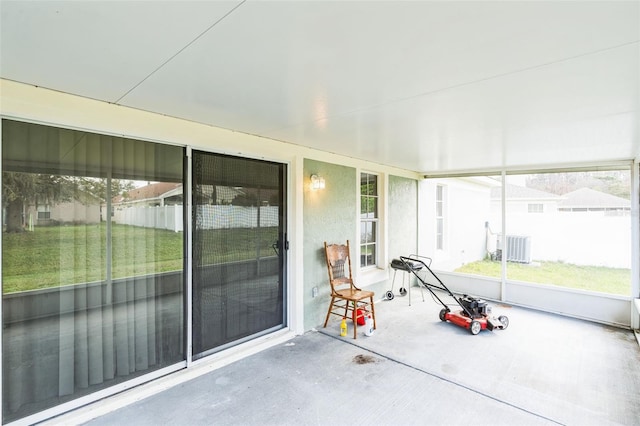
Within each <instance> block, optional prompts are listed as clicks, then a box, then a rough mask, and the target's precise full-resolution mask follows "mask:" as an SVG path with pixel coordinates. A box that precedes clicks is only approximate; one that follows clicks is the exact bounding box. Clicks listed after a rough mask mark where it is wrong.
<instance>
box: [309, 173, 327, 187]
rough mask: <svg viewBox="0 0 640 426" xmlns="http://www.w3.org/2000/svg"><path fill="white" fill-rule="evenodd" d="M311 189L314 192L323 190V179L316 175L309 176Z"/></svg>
mask: <svg viewBox="0 0 640 426" xmlns="http://www.w3.org/2000/svg"><path fill="white" fill-rule="evenodd" d="M311 189H312V190H314V191H316V190H318V189H324V178H323V177H322V176H318V175H311Z"/></svg>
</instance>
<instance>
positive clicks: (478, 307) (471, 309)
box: [394, 256, 509, 335]
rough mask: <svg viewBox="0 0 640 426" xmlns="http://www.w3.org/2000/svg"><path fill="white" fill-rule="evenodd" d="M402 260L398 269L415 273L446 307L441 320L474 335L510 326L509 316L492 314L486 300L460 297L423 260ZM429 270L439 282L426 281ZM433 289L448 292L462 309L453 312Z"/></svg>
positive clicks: (420, 282)
mask: <svg viewBox="0 0 640 426" xmlns="http://www.w3.org/2000/svg"><path fill="white" fill-rule="evenodd" d="M394 261H395V262H396V263H397V260H396V259H394ZM400 262H401V263H402V267H400V264H398V265H397V266H398V268H397V269H402V270H404V271H408V272H411V273H412V274H413V275H415V276H416V278H417V279H418V283H419V285H421V286H423V287H425V288H426V289H427V290H429V292H431V294H432V295H433V297H435V298H436V299H437V300H438V302H440V304H442V306H444V309H442V310H441V311H440V320H441V321H449V322H451V323H453V324H455V325H457V326H459V327H462V328H466V329H467V330H469V331H470V332H471V334H473V335H476V334H478V333H480V331H481V330H485V329H486V330H496V329H497V330H504V329H505V328H507V327H508V326H509V318H507V317H506V316H504V315H500V316H499V317H497V318H496V317H494V316H492V315H491V306H488V305H487V302H485V301H484V300H482V299H478V298H475V297H471V296H467V295H466V294H464V295H462V297H460V298H458V297H456V296H455V295H454V294H453V293H452V292H451V290H449V289H448V288H447V286H446V285H444V283H443V282H442V281H441V280H440V278H438V276H437V275H436V274H434V273H433V271H432V270H431V268H429V266H428V265H427V264H426V263H425V262H423V261H422V260H420V259H417V258H415V257H406V256H400ZM427 272H428V273H429V274H430V275H432V276H433V277H434V278H435V279H436V280H437V281H438V284H433V283H429V282H427V281H426V278H427V276H426V273H427ZM433 289H437V290H442V291H445V292H446V293H448V294H449V296H451V297H452V298H453V299H454V300H455V301H456V303H457V304H458V305H459V306H460V307H461V308H462V309H460V310H456V311H453V312H452V311H451V309H449V305H447V304H446V303H444V302H443V301H442V299H440V298H439V297H438V295H437V294H436V293H435V292H434V291H433Z"/></svg>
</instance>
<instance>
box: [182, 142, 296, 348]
mask: <svg viewBox="0 0 640 426" xmlns="http://www.w3.org/2000/svg"><path fill="white" fill-rule="evenodd" d="M192 161H193V181H192V184H193V190H192V191H193V210H192V212H193V213H192V214H193V217H192V220H193V353H194V358H198V357H201V356H204V355H206V354H209V353H212V352H216V351H219V350H221V349H224V348H225V347H228V346H231V345H234V344H237V343H240V342H243V341H245V340H248V339H250V338H254V337H256V336H259V335H261V334H264V333H267V332H271V331H273V330H277V329H279V328H283V327H284V326H285V325H286V320H285V318H286V305H285V294H286V293H285V282H286V280H285V271H286V264H285V259H286V255H285V250H286V249H287V243H286V235H285V229H286V223H285V222H286V221H285V217H286V205H285V200H286V194H285V182H286V166H285V165H284V164H280V163H273V162H268V161H260V160H254V159H247V158H238V157H232V156H227V155H220V154H212V153H206V152H198V151H194V152H193V160H192Z"/></svg>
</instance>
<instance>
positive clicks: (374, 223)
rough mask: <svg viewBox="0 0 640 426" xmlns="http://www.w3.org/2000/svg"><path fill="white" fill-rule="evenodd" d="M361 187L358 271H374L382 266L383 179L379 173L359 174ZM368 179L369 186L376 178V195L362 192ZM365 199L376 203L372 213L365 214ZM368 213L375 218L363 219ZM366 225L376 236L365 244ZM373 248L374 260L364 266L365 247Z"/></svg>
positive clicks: (359, 187)
mask: <svg viewBox="0 0 640 426" xmlns="http://www.w3.org/2000/svg"><path fill="white" fill-rule="evenodd" d="M358 175H359V180H358V181H359V183H360V184H359V185H358V190H359V203H358V213H359V215H358V216H359V219H358V224H359V234H358V235H359V237H358V253H359V256H358V269H360V270H369V269H374V268H378V267H379V265H380V259H381V258H380V246H381V244H380V234H381V233H380V228H381V226H380V192H381V191H380V184H381V181H382V179H381V178H380V174H378V173H373V172H369V171H360V172H359V174H358ZM365 177H367V184H369V183H371V181H370V180H369V179H370V177H374V178H375V193H374V194H365V193H363V191H362V185H363V184H362V181H363V178H365ZM364 199H369V200H373V201H374V205H373V209H372V210H373V211H372V212H363V210H362V208H363V200H364ZM366 213H373V214H374V217H371V218H363V214H366ZM363 225H365V228H367V227H369V226H370V227H371V228H372V230H373V232H372V234H373V235H374V237H373V238H372V241H368V240H367V241H366V242H363V241H362V226H363ZM370 246H373V248H374V255H373V260H372V261H371V262H370V263H369V262H365V264H364V265H363V260H364V259H365V258H364V257H363V256H364V254H363V252H364V250H363V249H364V248H365V247H370Z"/></svg>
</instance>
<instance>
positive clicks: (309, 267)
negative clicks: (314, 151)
mask: <svg viewBox="0 0 640 426" xmlns="http://www.w3.org/2000/svg"><path fill="white" fill-rule="evenodd" d="M303 169H304V173H303V176H304V179H305V182H304V190H303V192H304V201H303V217H304V219H303V225H304V231H303V232H304V237H303V240H304V249H303V252H304V282H303V286H302V288H303V301H304V329H305V330H309V329H311V328H313V327H317V326H318V325H322V324H323V323H324V317H325V315H326V312H327V307H328V306H329V301H330V298H329V294H330V288H329V281H328V278H327V267H326V263H325V259H324V242H325V241H326V242H327V243H344V242H346V240H349V241H350V244H352V245H353V244H357V241H358V240H357V235H356V229H357V224H356V220H357V217H358V216H357V211H356V208H357V198H356V196H357V194H358V187H357V178H356V169H355V168H353V167H345V166H339V165H337V164H330V163H325V162H321V161H315V160H309V159H305V160H304V164H303ZM312 174H318V175H320V176H322V177H323V178H324V179H325V189H323V190H316V191H313V190H311V188H310V185H309V184H310V176H311V175H312ZM351 251H352V254H353V253H354V250H353V249H352V250H351ZM314 287H317V288H318V296H317V297H313V293H312V291H313V288H314Z"/></svg>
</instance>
